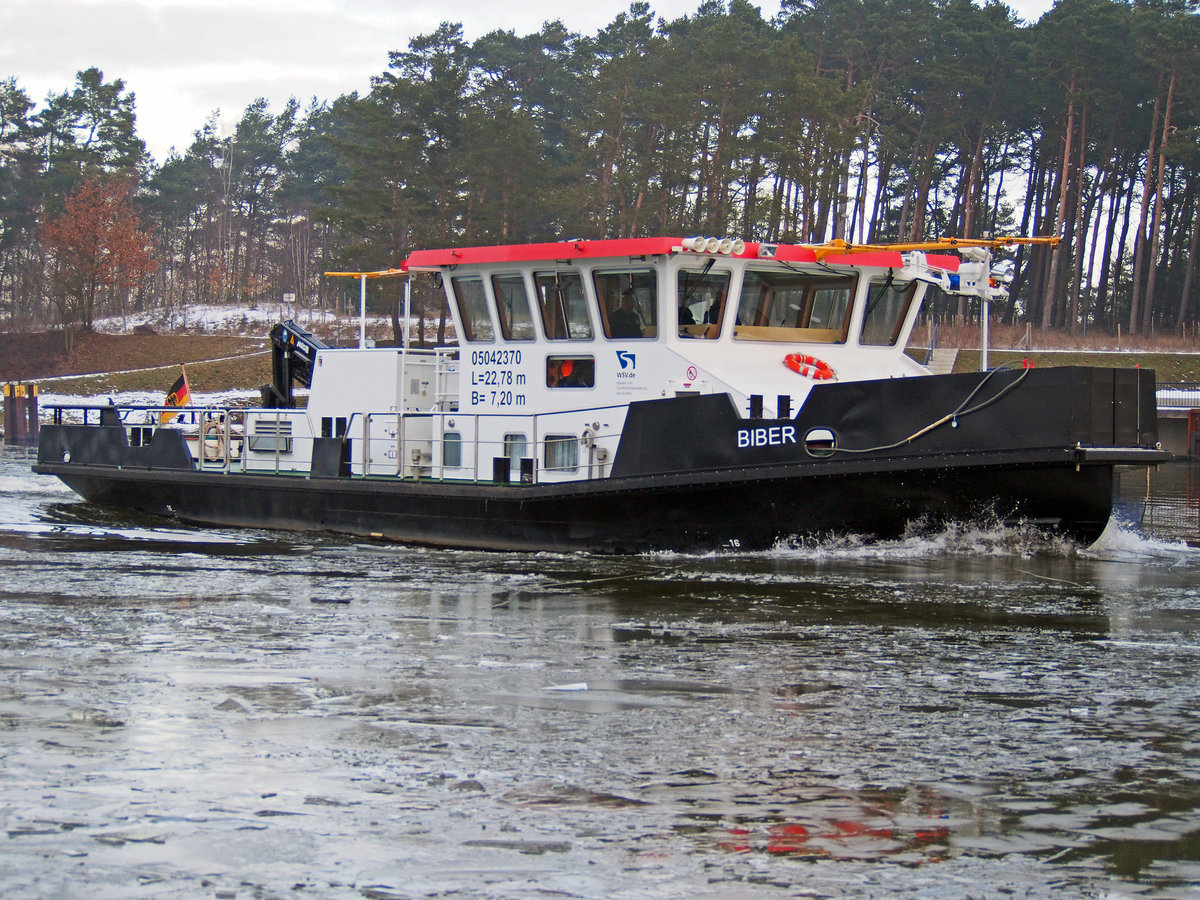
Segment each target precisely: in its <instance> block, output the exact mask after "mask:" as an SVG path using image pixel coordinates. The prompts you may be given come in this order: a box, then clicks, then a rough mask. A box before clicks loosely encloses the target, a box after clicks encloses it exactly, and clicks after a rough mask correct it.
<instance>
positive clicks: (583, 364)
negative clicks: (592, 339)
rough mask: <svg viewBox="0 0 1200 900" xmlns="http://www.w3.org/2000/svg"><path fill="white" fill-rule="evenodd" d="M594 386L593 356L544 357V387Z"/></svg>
mask: <svg viewBox="0 0 1200 900" xmlns="http://www.w3.org/2000/svg"><path fill="white" fill-rule="evenodd" d="M595 386H596V358H595V357H594V356H548V357H546V387H549V388H590V387H595Z"/></svg>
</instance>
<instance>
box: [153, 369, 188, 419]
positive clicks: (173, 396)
mask: <svg viewBox="0 0 1200 900" xmlns="http://www.w3.org/2000/svg"><path fill="white" fill-rule="evenodd" d="M179 370H180V373H181V374H180V375H179V377H178V378H176V379H175V383H174V384H173V385H171V389H170V390H169V391H167V399H166V400H164V401H163V406H187V405H188V401H190V400H191V399H192V395H191V392H190V391H189V390H188V383H187V369H185V368H184V367H183V366H180V367H179ZM177 415H179V413H172V412H165V413H159V415H158V424H159V425H166V424H167V423H168V422H170V421H171V420H172V419H174V418H175V417H176V416H177Z"/></svg>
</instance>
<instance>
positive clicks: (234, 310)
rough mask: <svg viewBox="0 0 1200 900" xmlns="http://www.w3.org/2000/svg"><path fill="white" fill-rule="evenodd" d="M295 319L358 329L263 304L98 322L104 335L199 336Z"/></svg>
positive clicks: (382, 321)
mask: <svg viewBox="0 0 1200 900" xmlns="http://www.w3.org/2000/svg"><path fill="white" fill-rule="evenodd" d="M287 319H293V320H295V322H296V323H297V324H298V325H300V326H302V327H304V328H307V329H309V330H310V331H311V330H312V329H314V328H319V329H321V330H322V331H328V330H329V329H331V328H335V329H336V328H341V329H348V328H358V316H343V315H339V314H338V313H336V312H333V311H331V310H327V309H307V308H298V307H296V306H295V305H293V304H290V303H263V304H257V303H256V304H253V305H250V306H245V305H241V306H226V305H218V304H195V305H191V306H185V307H181V308H178V309H169V310H163V309H153V310H146V311H144V312H134V313H129V314H128V315H124V316H109V317H107V318H104V319H97V320H96V322H95V323H94V325H95V328H96V330H97V331H101V332H104V333H105V334H128V333H129V332H131V331H133V329H134V328H136V327H137V326H139V325H149V326H150V327H151V328H154V329H155V330H156V331H161V332H186V333H188V334H199V333H202V332H212V333H215V334H255V335H257V334H266V333H267V332H268V331H270V330H271V327H272V326H273V325H275V323H277V322H283V321H285V320H287ZM391 323H392V320H391V318H390V317H389V316H376V315H370V316H367V328H368V329H370V330H372V331H373V330H375V329H376V328H381V327H386V328H389V329H390V328H391Z"/></svg>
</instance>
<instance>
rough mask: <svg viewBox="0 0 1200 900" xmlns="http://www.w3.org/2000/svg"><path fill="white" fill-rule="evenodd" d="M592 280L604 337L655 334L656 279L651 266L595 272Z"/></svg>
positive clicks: (625, 337)
mask: <svg viewBox="0 0 1200 900" xmlns="http://www.w3.org/2000/svg"><path fill="white" fill-rule="evenodd" d="M592 282H593V284H594V285H595V288H596V299H597V300H599V301H600V321H601V323H602V324H603V326H604V336H605V337H609V338H614V339H616V340H629V339H633V340H636V339H638V338H654V337H658V279H657V276H656V275H655V273H654V270H653V269H638V270H629V269H626V270H624V271H612V272H596V273H594V274H593V275H592Z"/></svg>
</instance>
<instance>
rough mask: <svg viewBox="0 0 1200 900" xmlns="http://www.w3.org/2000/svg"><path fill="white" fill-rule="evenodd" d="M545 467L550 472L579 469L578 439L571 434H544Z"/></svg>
mask: <svg viewBox="0 0 1200 900" xmlns="http://www.w3.org/2000/svg"><path fill="white" fill-rule="evenodd" d="M545 468H546V470H547V471H551V472H575V471H577V470H578V469H579V439H578V438H577V437H576V436H575V435H573V434H548V435H546V461H545Z"/></svg>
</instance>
